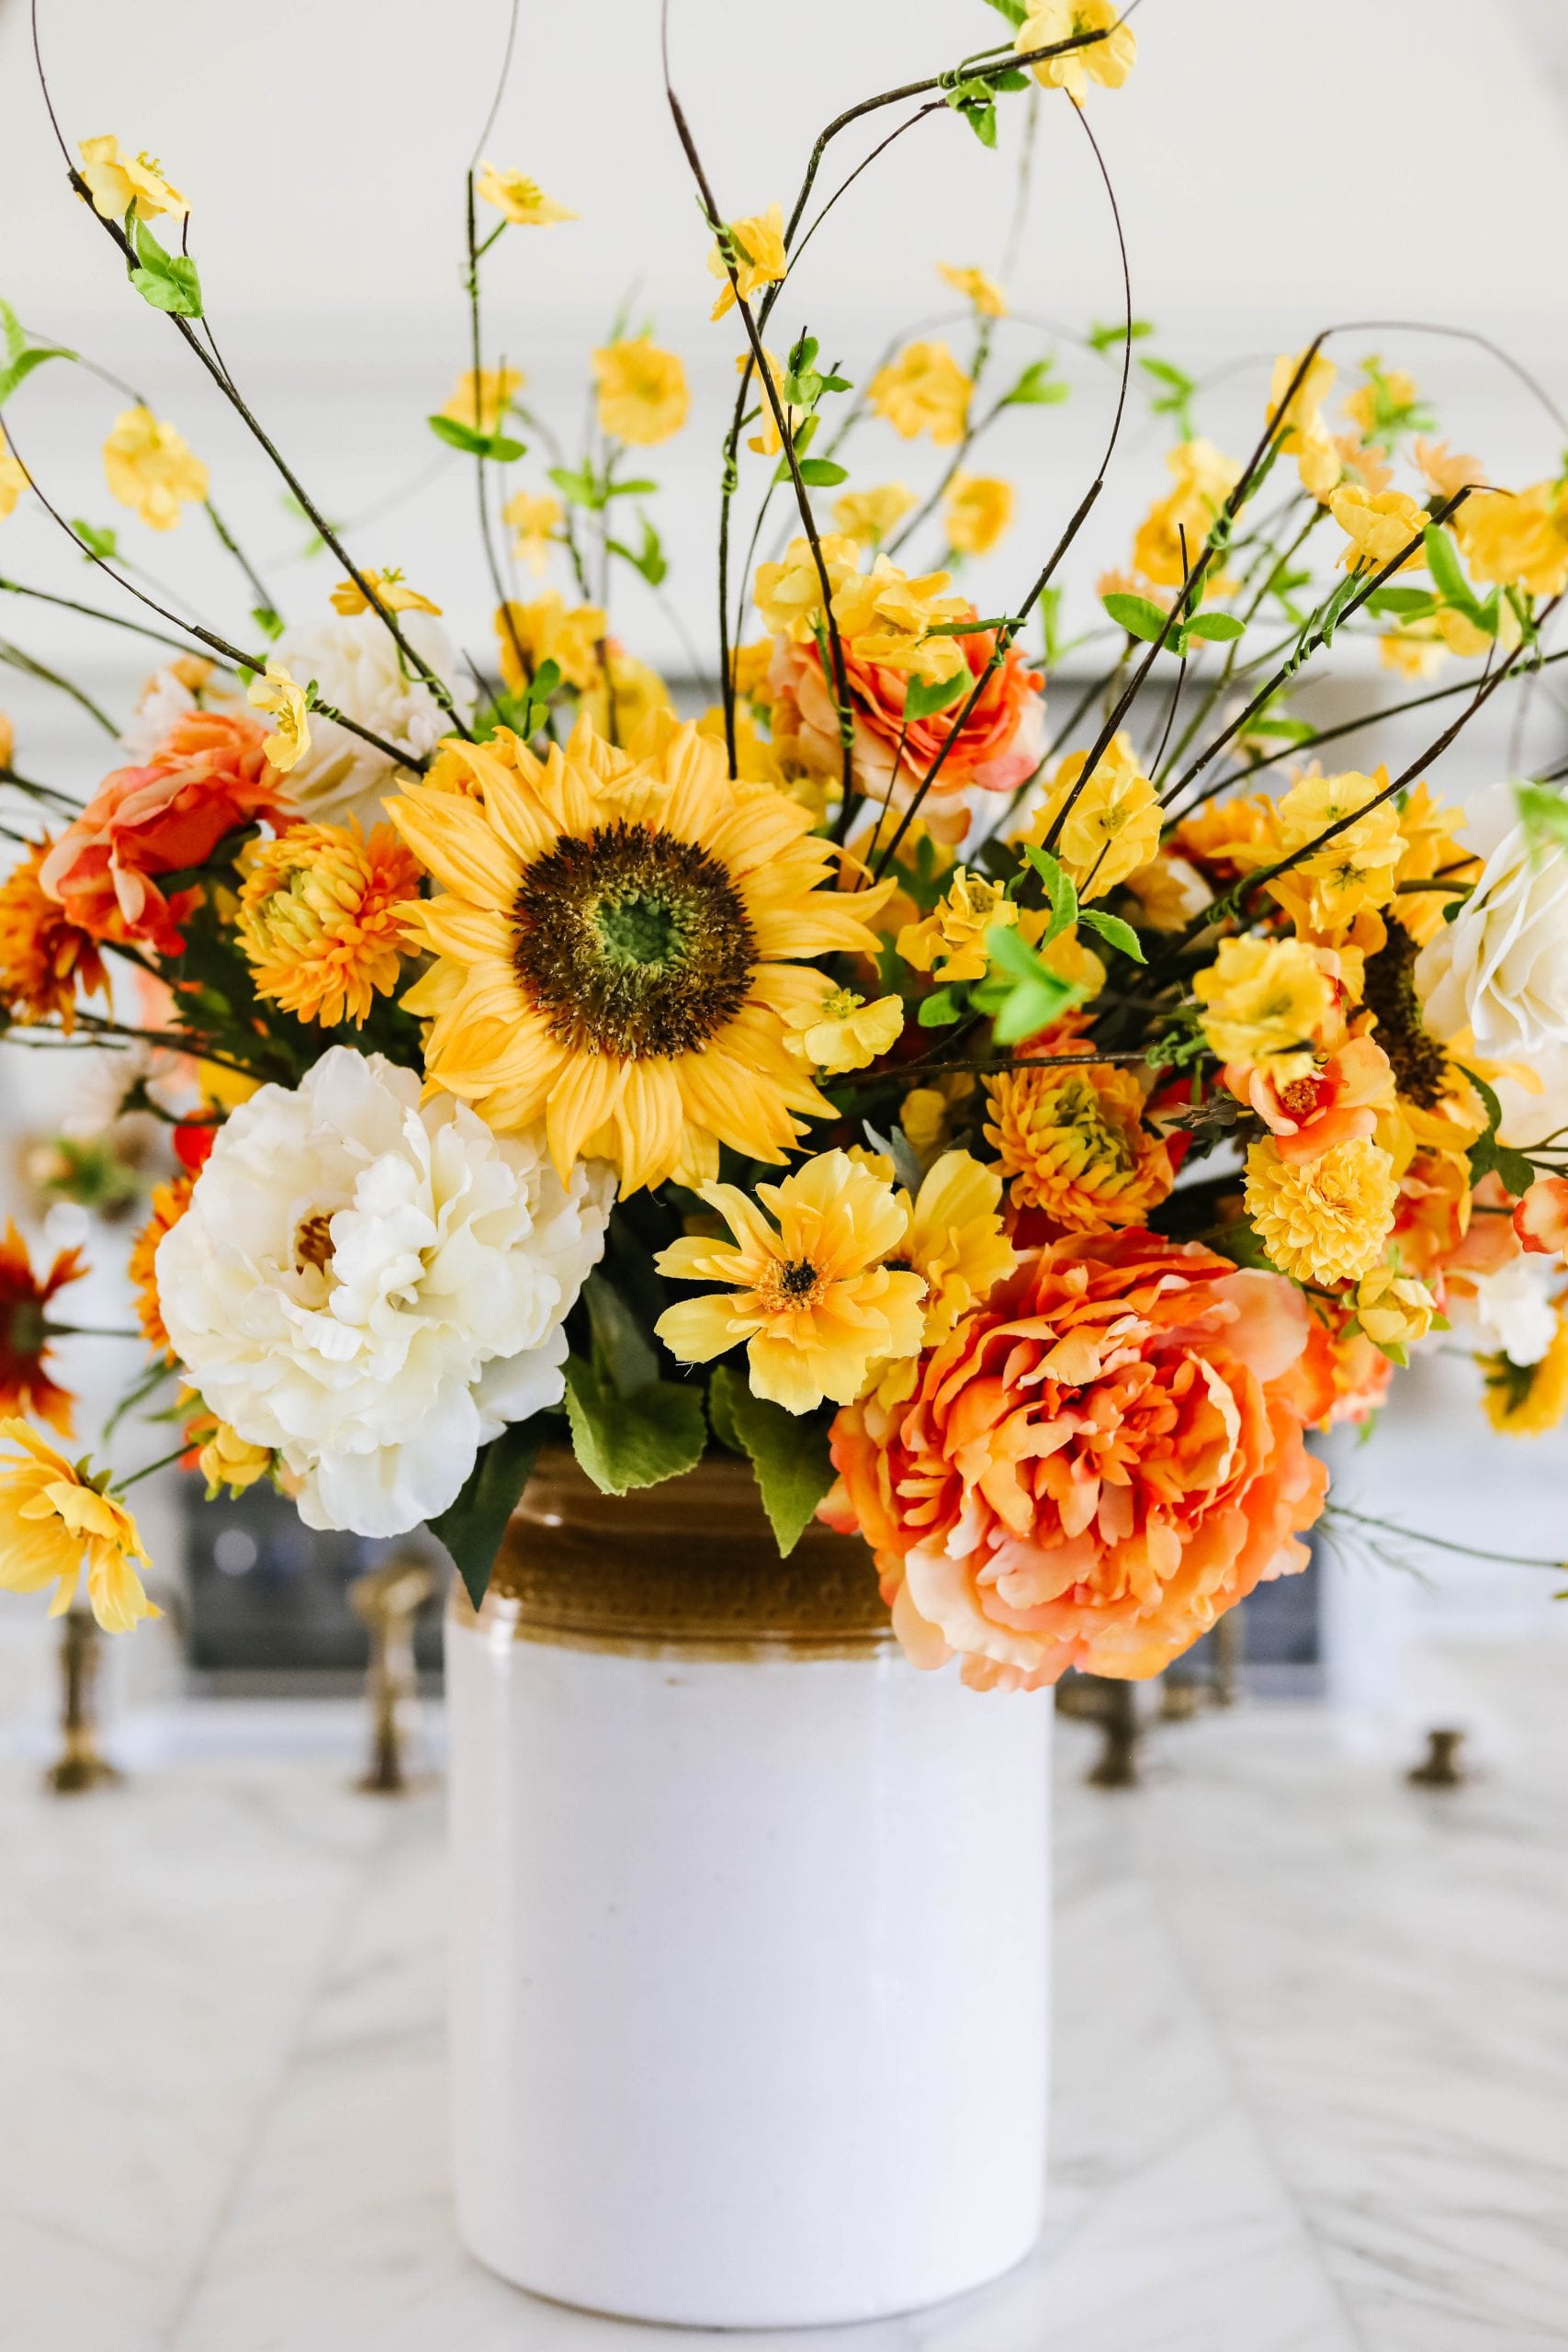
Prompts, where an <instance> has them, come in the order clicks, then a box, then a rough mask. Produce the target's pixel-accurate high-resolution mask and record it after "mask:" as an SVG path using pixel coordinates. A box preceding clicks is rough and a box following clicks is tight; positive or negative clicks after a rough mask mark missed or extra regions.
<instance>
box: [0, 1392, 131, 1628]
mask: <svg viewBox="0 0 1568 2352" xmlns="http://www.w3.org/2000/svg"><path fill="white" fill-rule="evenodd" d="M0 1442H4V1443H5V1444H6V1445H7V1446H14V1447H15V1448H16V1449H17V1451H16V1454H15V1456H14V1457H7V1458H6V1459H5V1460H4V1461H0V1587H4V1589H6V1591H7V1592H41V1591H42V1589H43V1588H44V1586H45V1585H48V1584H52V1585H53V1586H54V1587H55V1588H56V1589H55V1595H54V1599H53V1600H51V1602H50V1604H49V1613H50V1615H51V1617H62V1616H63V1615H64V1613H65V1611H66V1610H68V1609H69V1608H70V1606H71V1604H72V1602H73V1600H75V1598H76V1588H77V1584H78V1581H79V1579H80V1577H81V1574H82V1569H83V1567H84V1566H85V1568H86V1571H87V1599H88V1600H89V1602H90V1603H91V1605H92V1611H93V1614H94V1616H95V1617H96V1619H97V1621H98V1623H99V1624H100V1625H101V1626H102V1627H103V1629H104V1631H105V1633H106V1634H128V1633H129V1632H130V1628H131V1627H132V1626H133V1625H134V1624H135V1623H137V1621H138V1619H140V1618H142V1617H158V1616H161V1615H162V1614H163V1611H161V1610H159V1609H155V1608H154V1607H153V1605H152V1602H151V1601H150V1600H148V1598H147V1595H146V1593H145V1592H144V1590H143V1589H142V1585H141V1577H139V1576H138V1575H137V1573H136V1568H135V1566H134V1563H135V1562H137V1561H140V1562H141V1566H143V1567H146V1566H149V1565H150V1563H149V1561H148V1558H147V1551H146V1547H145V1545H144V1544H143V1543H142V1541H141V1533H140V1531H139V1530H138V1528H137V1524H136V1521H135V1520H134V1519H133V1518H132V1517H131V1515H130V1511H129V1510H127V1509H126V1507H125V1505H124V1504H123V1503H122V1502H120V1501H119V1500H118V1498H116V1497H115V1496H113V1495H111V1494H108V1493H107V1492H106V1491H105V1489H106V1487H107V1473H103V1474H100V1476H98V1477H96V1478H93V1477H89V1476H88V1475H87V1474H86V1471H85V1468H73V1466H72V1464H70V1463H69V1462H67V1461H66V1459H65V1457H64V1455H63V1454H62V1453H56V1452H55V1450H54V1448H53V1446H51V1445H48V1444H46V1443H45V1442H44V1441H43V1439H42V1438H40V1437H35V1435H34V1434H33V1432H32V1430H29V1429H28V1425H27V1423H26V1421H18V1420H0Z"/></svg>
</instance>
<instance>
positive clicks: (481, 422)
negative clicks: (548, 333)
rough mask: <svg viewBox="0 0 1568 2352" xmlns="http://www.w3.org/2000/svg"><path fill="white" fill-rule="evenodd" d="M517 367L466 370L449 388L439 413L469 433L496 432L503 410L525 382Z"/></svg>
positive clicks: (504, 413) (499, 428) (521, 372)
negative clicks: (466, 428) (447, 396)
mask: <svg viewBox="0 0 1568 2352" xmlns="http://www.w3.org/2000/svg"><path fill="white" fill-rule="evenodd" d="M527 380H528V379H527V378H526V377H525V375H524V373H523V370H522V369H521V368H480V369H479V372H478V373H477V374H476V373H475V371H474V369H473V368H465V369H464V371H463V373H462V374H461V375H460V376H459V377H458V379H457V382H456V384H454V386H453V387H452V392H451V397H450V398H449V399H448V401H447V402H446V407H445V408H444V409H443V410H442V412H441V413H442V415H443V416H449V417H450V418H451V420H452V422H453V424H466V425H467V426H468V430H469V431H470V432H471V433H485V434H490V433H499V432H500V431H501V427H502V420H503V419H504V417H505V415H506V412H507V410H508V409H509V408H510V407H511V406H512V403H513V401H514V400H515V399H516V397H517V395H518V393H519V392H520V391H521V390H523V387H524V385H525V383H526V382H527Z"/></svg>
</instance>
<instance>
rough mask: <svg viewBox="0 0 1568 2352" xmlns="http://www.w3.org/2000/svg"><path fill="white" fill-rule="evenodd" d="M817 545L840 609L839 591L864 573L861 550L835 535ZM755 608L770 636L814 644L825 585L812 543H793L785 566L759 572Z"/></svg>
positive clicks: (773, 565)
mask: <svg viewBox="0 0 1568 2352" xmlns="http://www.w3.org/2000/svg"><path fill="white" fill-rule="evenodd" d="M818 546H819V547H820V548H821V550H822V563H823V568H824V569H825V571H827V574H828V586H829V593H830V594H832V596H833V598H834V602H835V607H836V605H837V599H838V593H839V590H840V588H841V587H842V586H843V584H844V582H846V581H847V580H852V579H853V578H854V576H855V574H856V572H857V571H859V569H860V549H859V548H858V547H857V546H856V545H855V543H854V541H853V539H849V538H840V537H837V536H836V535H835V534H834V533H832V532H829V534H828V537H826V538H824V539H819V540H818ZM753 602H754V603H755V605H756V607H757V610H758V611H759V613H761V616H762V626H763V627H764V628H766V629H767V630H768V632H769V634H770V635H771V636H773V637H787V638H789V639H791V641H792V642H793V643H794V644H796V645H806V644H808V643H809V642H810V640H811V639H813V638H814V637H815V636H816V634H817V623H818V619H819V618H820V616H821V613H822V582H821V580H820V578H819V576H818V570H817V560H816V558H815V557H814V556H813V554H812V552H811V542H810V540H809V539H805V538H800V539H791V541H790V543H789V546H788V548H786V549H785V551H784V560H783V561H782V562H780V563H760V564H759V565H758V566H757V585H756V589H755V592H754V595H753Z"/></svg>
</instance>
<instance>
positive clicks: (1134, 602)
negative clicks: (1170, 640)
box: [1100, 593, 1170, 645]
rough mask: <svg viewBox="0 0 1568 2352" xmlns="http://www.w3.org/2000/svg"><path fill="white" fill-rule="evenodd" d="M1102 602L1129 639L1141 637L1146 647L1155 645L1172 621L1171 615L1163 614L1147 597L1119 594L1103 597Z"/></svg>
mask: <svg viewBox="0 0 1568 2352" xmlns="http://www.w3.org/2000/svg"><path fill="white" fill-rule="evenodd" d="M1100 602H1101V604H1102V605H1104V606H1105V609H1106V611H1107V612H1108V613H1109V614H1110V616H1111V619H1112V620H1113V621H1114V622H1115V623H1116V626H1117V628H1124V629H1125V630H1126V632H1127V634H1128V636H1129V637H1141V638H1142V639H1143V640H1144V643H1145V645H1153V644H1154V643H1155V642H1156V639H1158V638H1159V637H1160V635H1161V634H1162V632H1163V631H1164V630H1165V629H1166V628H1167V627H1168V624H1169V621H1170V615H1169V614H1168V613H1167V612H1163V611H1162V610H1161V608H1160V606H1159V605H1156V604H1152V603H1151V602H1150V600H1149V599H1148V597H1147V596H1127V595H1122V594H1120V593H1118V594H1114V595H1111V596H1102V597H1101V598H1100Z"/></svg>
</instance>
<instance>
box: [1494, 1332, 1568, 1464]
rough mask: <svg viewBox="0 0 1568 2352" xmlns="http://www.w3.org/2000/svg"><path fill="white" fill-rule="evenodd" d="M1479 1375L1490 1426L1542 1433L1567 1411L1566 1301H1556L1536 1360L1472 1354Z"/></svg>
mask: <svg viewBox="0 0 1568 2352" xmlns="http://www.w3.org/2000/svg"><path fill="white" fill-rule="evenodd" d="M1477 1362H1478V1363H1480V1365H1481V1369H1482V1371H1483V1374H1484V1375H1485V1382H1486V1386H1485V1391H1484V1394H1483V1400H1482V1401H1483V1404H1484V1406H1485V1408H1486V1418H1487V1419H1488V1420H1489V1421H1490V1422H1491V1424H1492V1426H1493V1428H1494V1429H1495V1430H1502V1431H1503V1432H1504V1434H1505V1435H1506V1436H1508V1437H1544V1436H1545V1435H1546V1433H1547V1431H1548V1430H1554V1429H1557V1428H1558V1427H1560V1426H1561V1423H1562V1419H1563V1416H1564V1414H1568V1301H1564V1300H1562V1299H1560V1300H1559V1301H1558V1303H1557V1329H1555V1331H1553V1333H1552V1335H1551V1340H1550V1341H1549V1343H1548V1346H1547V1350H1546V1353H1545V1354H1544V1355H1543V1356H1542V1357H1541V1359H1540V1363H1514V1362H1513V1360H1512V1358H1511V1357H1509V1356H1506V1355H1502V1354H1498V1355H1495V1356H1481V1357H1478V1358H1477Z"/></svg>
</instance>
